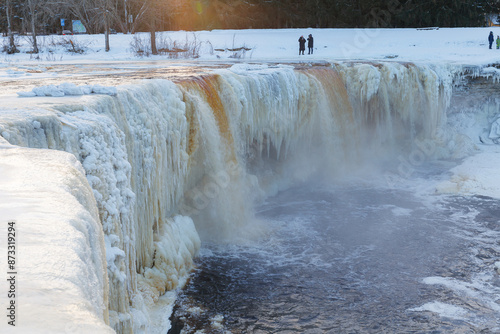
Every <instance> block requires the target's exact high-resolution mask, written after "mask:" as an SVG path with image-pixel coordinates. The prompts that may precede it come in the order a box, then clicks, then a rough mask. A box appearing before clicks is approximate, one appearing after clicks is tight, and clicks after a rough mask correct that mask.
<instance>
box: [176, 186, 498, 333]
mask: <svg viewBox="0 0 500 334" xmlns="http://www.w3.org/2000/svg"><path fill="white" fill-rule="evenodd" d="M415 184H418V180H417V181H415V180H413V182H409V183H408V184H407V185H404V186H402V187H399V188H398V189H388V188H387V187H382V186H377V185H374V184H373V183H367V182H349V183H343V184H342V185H328V186H327V185H325V184H322V183H316V184H315V183H310V184H307V185H301V186H297V187H295V188H292V189H289V190H287V191H283V192H281V193H279V194H278V195H276V196H275V197H272V198H269V199H268V200H267V201H266V202H265V203H263V204H262V205H260V206H259V207H258V208H257V209H256V210H257V217H258V218H259V219H260V220H262V221H265V223H266V224H267V225H268V227H269V233H268V234H266V236H265V237H262V238H260V239H259V240H257V241H254V242H249V243H243V244H241V243H239V244H224V245H221V244H211V243H205V244H204V248H203V250H202V252H201V256H200V257H199V259H198V263H197V269H196V270H195V272H194V273H193V274H192V277H191V280H190V282H189V284H188V285H187V286H186V288H185V289H184V290H183V291H182V292H181V293H180V296H179V298H178V302H177V305H176V307H175V308H174V315H173V317H172V320H173V328H172V329H171V330H170V332H169V333H175V332H178V331H179V329H180V328H181V327H183V328H184V331H183V333H195V332H196V331H197V330H203V331H202V332H199V333H229V332H231V333H499V332H500V304H499V302H500V294H499V293H500V278H499V277H500V275H498V274H497V272H496V271H495V262H496V261H498V259H499V257H498V255H499V253H500V242H499V240H500V238H499V237H500V222H499V217H500V201H497V200H494V199H491V198H487V197H461V196H444V195H435V194H433V193H432V192H428V193H426V194H425V193H424V194H422V192H419V194H418V195H417V194H415V192H414V190H415V189H413V188H414V185H415Z"/></svg>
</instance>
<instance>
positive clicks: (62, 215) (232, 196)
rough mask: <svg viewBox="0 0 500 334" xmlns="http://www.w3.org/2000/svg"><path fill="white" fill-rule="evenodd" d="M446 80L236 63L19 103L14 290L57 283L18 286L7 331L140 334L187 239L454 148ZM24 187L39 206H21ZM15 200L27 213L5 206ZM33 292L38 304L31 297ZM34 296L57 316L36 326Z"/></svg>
mask: <svg viewBox="0 0 500 334" xmlns="http://www.w3.org/2000/svg"><path fill="white" fill-rule="evenodd" d="M461 71H462V68H461V67H453V66H444V65H443V66H431V65H415V64H407V63H405V64H400V63H377V64H372V63H343V64H334V65H327V66H304V67H300V66H297V67H292V66H284V65H280V66H268V65H243V64H242V65H234V66H232V67H230V68H226V69H217V70H214V71H213V72H212V73H211V74H203V75H199V76H196V75H193V77H191V78H188V79H185V80H182V81H179V82H177V83H174V82H171V81H167V80H160V79H158V80H147V81H143V82H142V83H141V84H136V85H129V86H119V87H118V89H117V94H116V96H108V95H89V96H85V97H78V98H67V97H65V98H63V100H61V98H51V99H50V100H49V101H50V102H45V103H44V104H43V105H42V104H40V105H37V103H36V99H37V98H24V99H22V100H20V101H21V102H20V105H21V104H22V101H25V100H26V99H30V102H31V103H30V105H31V106H26V107H19V108H17V109H12V108H11V109H6V108H3V109H0V134H1V137H0V140H1V141H0V143H2V146H1V147H0V148H1V150H0V157H1V158H0V171H1V173H0V180H1V183H0V184H1V186H2V194H1V196H3V199H2V204H1V208H2V210H7V208H9V207H13V208H11V209H10V210H7V211H5V212H7V213H8V214H9V217H2V218H3V219H14V220H16V221H17V224H18V226H19V230H20V235H21V237H20V239H19V243H20V244H19V245H20V246H19V247H20V248H21V249H22V250H21V251H22V252H25V254H26V255H25V256H26V258H25V259H22V260H21V261H22V262H21V263H22V268H23V269H22V270H23V273H24V277H23V280H24V281H23V282H28V281H29V282H31V281H32V280H36V279H37V277H39V275H44V277H48V279H51V280H53V279H52V278H50V277H52V276H53V277H57V280H59V281H60V282H61V285H60V286H55V285H54V286H53V284H49V283H43V282H39V285H40V286H33V288H32V289H29V288H28V286H27V285H28V283H26V284H27V285H24V286H22V287H23V294H25V297H24V298H29V299H30V300H32V301H34V303H32V304H30V303H28V302H25V303H23V304H21V305H20V306H19V307H20V308H21V310H22V312H23V314H33V317H32V319H33V320H30V321H32V322H31V325H30V326H28V321H24V322H22V323H21V324H20V326H21V327H20V329H24V330H25V331H26V332H29V331H30V328H43V329H44V330H45V331H46V332H51V333H56V332H64V330H67V328H66V329H65V328H64V326H65V324H67V323H72V324H73V325H72V326H76V327H75V328H77V329H78V328H79V329H81V330H83V332H89V331H91V330H94V329H95V330H98V331H109V332H112V330H111V328H112V329H113V330H115V331H116V332H119V333H130V332H134V333H141V332H148V331H150V330H151V328H150V326H151V320H150V316H151V315H150V314H151V310H152V309H153V308H154V307H155V303H156V302H157V301H158V299H159V298H160V297H161V296H162V295H163V294H164V293H165V292H166V291H169V290H172V289H174V288H176V287H178V286H182V285H183V284H184V282H185V280H186V278H187V275H188V273H189V271H190V270H191V268H192V265H193V258H194V257H195V256H196V253H197V251H198V249H199V247H200V236H201V239H205V238H210V239H217V240H219V241H224V240H225V239H228V238H229V239H231V238H235V237H237V236H239V235H241V234H245V235H253V234H257V235H258V233H260V231H261V230H263V229H265V226H261V225H260V224H259V222H257V221H255V219H254V217H253V212H252V205H253V203H255V201H258V200H260V199H262V198H264V197H265V196H267V195H269V194H272V193H274V192H276V191H277V190H279V189H284V188H286V187H288V186H289V185H291V184H293V183H294V182H299V181H301V180H305V179H307V178H308V177H311V176H313V175H323V176H327V177H336V176H337V175H345V173H353V172H354V170H355V169H357V168H358V167H363V166H364V165H366V164H368V161H369V160H372V157H387V158H391V157H394V158H395V157H397V155H398V154H399V153H400V152H401V151H404V150H409V149H410V150H411V149H412V148H413V147H415V145H416V144H418V143H421V142H424V141H426V140H432V141H434V142H436V143H437V144H436V145H438V146H439V145H441V144H442V145H441V146H440V147H441V149H439V150H436V151H435V153H436V154H440V155H443V154H454V153H453V152H451V150H450V149H449V148H448V147H446V144H445V140H444V139H443V136H448V137H446V138H450V137H449V136H453V135H454V134H453V133H451V132H450V131H449V130H448V129H447V128H446V122H447V110H448V106H449V104H450V100H451V97H452V91H453V85H454V81H455V79H456V78H457V76H458V75H459V74H460V73H461ZM33 101H34V102H33ZM2 138H3V139H2ZM37 149H44V150H37ZM47 149H48V150H47ZM56 151H65V152H67V153H70V154H67V153H63V152H56ZM75 157H76V159H75ZM367 157H371V158H367ZM82 166H83V169H82ZM395 172H396V171H395ZM20 173H27V174H26V175H29V177H30V178H29V179H26V178H27V177H28V176H26V178H23V177H21V176H19V174H20ZM84 173H85V175H86V180H85V179H84V178H83V175H84ZM16 175H17V176H16ZM16 189H17V190H16ZM35 193H39V194H42V193H43V196H42V195H40V197H43V199H44V200H43V202H41V203H42V204H43V205H41V204H36V205H35V204H33V205H31V204H30V203H31V202H32V201H34V200H36V198H35V199H32V197H33V196H34V195H33V194H35ZM23 198H26V205H27V206H29V209H27V210H29V211H30V212H32V214H30V215H28V216H25V215H23V214H20V213H18V211H23V210H24V209H23V208H22V207H19V210H16V207H15V203H16V201H23V200H22V199H23ZM46 208H51V210H52V212H49V211H47V210H46ZM42 217H44V218H43V220H42ZM99 222H100V224H98V223H99ZM101 227H102V232H101ZM3 253H5V252H3ZM28 254H30V258H27V256H28ZM31 254H33V257H32V258H31ZM37 254H38V255H39V256H35V255H37ZM42 257H43V258H42ZM47 258H48V259H52V260H53V261H52V262H50V261H49V260H47ZM55 260H58V261H57V262H55ZM59 260H61V261H63V260H64V261H63V262H59ZM48 261H49V262H50V263H46V262H48ZM106 267H107V275H106V270H104V269H103V268H106ZM54 279H56V278H54ZM30 284H31V283H30ZM65 284H67V285H68V286H70V287H71V288H68V289H70V290H71V291H72V292H74V294H75V297H74V300H71V298H70V296H67V295H66V290H65V288H64V286H65ZM61 286H62V287H63V289H61ZM43 293H47V294H49V295H50V296H51V297H50V298H51V299H50V300H49V301H47V299H43V300H42V297H41V296H39V297H38V298H32V296H35V295H39V294H40V295H41V294H43ZM61 301H62V305H61ZM47 303H49V304H51V307H52V306H53V305H56V304H57V305H56V306H54V307H56V308H57V309H58V310H60V309H61V308H66V309H67V310H68V312H67V316H64V317H61V318H59V317H58V318H54V319H53V321H50V322H44V321H43V320H42V319H44V318H43V317H42V315H41V314H42V313H43V310H39V309H40V308H42V309H43V308H44V306H42V305H46V304H47ZM52 303H53V304H52ZM75 303H76V304H75ZM28 309H29V311H28ZM47 312H50V309H48V311H47ZM65 314H66V313H65ZM82 319H85V321H84V320H82ZM107 324H109V327H108V326H107Z"/></svg>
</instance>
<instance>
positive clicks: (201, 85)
mask: <svg viewBox="0 0 500 334" xmlns="http://www.w3.org/2000/svg"><path fill="white" fill-rule="evenodd" d="M218 78H219V76H218V75H205V76H201V77H196V78H193V80H190V81H184V82H182V83H181V84H182V86H184V87H185V88H187V89H188V90H194V91H195V92H197V93H198V94H201V95H202V98H203V100H204V101H206V102H207V103H208V105H209V106H210V109H211V110H212V112H213V115H214V118H215V121H216V122H217V127H218V128H219V133H220V135H221V137H222V138H223V139H224V142H225V144H226V145H227V146H228V148H229V149H230V151H231V154H230V160H235V153H234V140H233V135H232V133H231V129H230V127H229V120H228V118H227V115H226V110H225V109H224V105H223V103H222V100H221V98H220V96H219V93H218V92H219V90H220V87H219V82H218ZM189 118H191V119H189ZM193 119H194V117H193V115H190V116H188V121H192V120H193ZM190 124H192V123H191V122H190ZM197 132H198V129H197V126H196V128H193V126H191V128H190V131H189V152H188V154H189V155H191V153H193V152H194V151H195V149H196V148H197V146H198V144H197V143H196V136H197Z"/></svg>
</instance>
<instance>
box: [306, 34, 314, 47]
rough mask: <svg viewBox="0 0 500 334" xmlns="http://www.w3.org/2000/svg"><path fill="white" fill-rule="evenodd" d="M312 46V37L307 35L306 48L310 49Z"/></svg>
mask: <svg viewBox="0 0 500 334" xmlns="http://www.w3.org/2000/svg"><path fill="white" fill-rule="evenodd" d="M313 46H314V38H313V37H312V35H309V37H307V47H308V48H312V47H313Z"/></svg>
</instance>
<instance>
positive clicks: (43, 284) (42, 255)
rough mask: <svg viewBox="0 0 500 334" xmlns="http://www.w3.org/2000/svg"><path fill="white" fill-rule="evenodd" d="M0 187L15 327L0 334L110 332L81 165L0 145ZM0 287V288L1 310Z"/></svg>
mask: <svg viewBox="0 0 500 334" xmlns="http://www.w3.org/2000/svg"><path fill="white" fill-rule="evenodd" d="M0 184H1V189H2V190H1V192H0V212H1V215H0V216H1V217H2V220H3V221H2V227H1V229H0V237H1V240H2V242H0V251H1V252H2V254H4V256H2V260H1V264H2V268H4V270H6V268H7V265H6V254H7V243H6V240H7V221H14V222H15V226H16V251H17V252H16V265H17V267H16V271H17V273H18V275H17V282H16V283H17V284H16V288H17V291H16V292H17V295H16V298H15V301H16V306H17V319H16V322H15V324H16V326H15V327H12V326H10V325H8V324H7V321H2V322H0V331H1V332H2V333H34V332H36V333H67V332H68V331H71V332H78V331H81V330H83V329H85V331H95V332H99V333H113V332H114V331H113V330H112V329H111V328H110V327H108V326H107V324H106V322H105V319H106V318H107V312H108V309H107V294H108V279H107V274H106V269H105V268H106V262H105V258H104V256H105V254H104V240H103V238H102V233H101V232H100V231H101V227H100V222H99V217H98V213H97V210H96V209H95V208H96V205H95V200H94V198H93V196H92V190H91V189H90V187H89V185H88V183H87V182H86V180H85V172H84V171H83V168H82V166H81V165H80V163H78V161H77V160H76V158H75V157H74V156H73V155H71V154H68V153H65V152H59V151H47V150H40V149H29V148H19V147H14V146H11V145H8V144H1V145H0ZM4 273H5V272H4ZM7 283H8V282H7V281H6V279H2V280H1V283H0V288H1V289H2V291H4V292H5V295H4V296H3V297H2V304H3V305H7V304H6V303H5V301H6V300H7V298H6V297H7V296H6V295H7V293H6V292H7V291H8V290H9V288H8V284H7ZM10 300H11V299H9V300H8V301H10ZM4 318H5V316H4ZM28 319H29V320H28ZM4 320H5V319H4Z"/></svg>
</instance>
